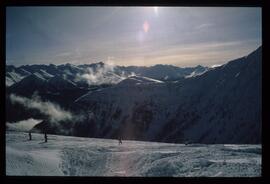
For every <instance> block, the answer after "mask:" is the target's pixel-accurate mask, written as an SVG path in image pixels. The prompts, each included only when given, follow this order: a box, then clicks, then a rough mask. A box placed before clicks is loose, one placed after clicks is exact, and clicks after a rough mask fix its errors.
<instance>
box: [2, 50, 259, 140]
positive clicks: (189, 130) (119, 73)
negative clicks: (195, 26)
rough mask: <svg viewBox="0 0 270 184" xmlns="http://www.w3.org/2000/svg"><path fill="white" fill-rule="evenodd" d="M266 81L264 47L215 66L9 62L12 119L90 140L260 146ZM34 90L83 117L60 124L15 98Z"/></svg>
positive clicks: (7, 102) (28, 94) (38, 128)
mask: <svg viewBox="0 0 270 184" xmlns="http://www.w3.org/2000/svg"><path fill="white" fill-rule="evenodd" d="M261 82H262V58H261V47H259V48H258V49H256V50H255V51H254V52H252V53H250V54H249V55H247V56H245V57H241V58H238V59H235V60H232V61H229V62H227V63H226V64H224V65H221V66H219V67H215V68H208V67H203V66H197V67H193V68H192V67H190V68H179V67H175V66H171V65H155V66H152V67H136V66H129V67H123V66H110V65H107V64H105V63H102V62H100V63H95V64H89V65H87V64H85V65H77V66H76V65H71V64H65V65H58V66H56V65H52V64H51V65H25V66H21V67H14V66H11V65H9V66H6V92H7V96H6V105H7V106H6V107H7V121H9V122H14V121H18V120H22V119H27V118H30V117H31V118H37V119H43V121H42V122H41V123H39V124H37V125H36V126H35V128H34V129H33V130H36V131H37V130H39V131H44V130H46V131H48V132H50V133H55V134H66V135H75V136H86V137H102V138H117V137H118V136H119V135H121V136H122V137H123V139H133V140H144V141H161V142H175V143H182V142H196V143H242V144H246V143H249V144H251V143H260V142H261V122H262V115H261V112H262V107H261V105H262V99H261V92H262V91H261V88H262V86H261V85H262V84H261ZM36 93H38V94H39V96H40V97H41V99H42V100H43V101H51V102H54V103H57V104H59V105H60V106H61V107H63V109H65V110H68V111H70V112H72V113H73V114H75V115H79V116H83V118H77V119H76V120H74V119H69V120H63V121H59V122H57V123H54V122H52V121H51V120H50V119H49V118H46V116H44V114H42V113H41V112H39V111H31V112H29V109H25V107H24V106H23V105H21V104H16V103H13V102H12V101H11V100H10V98H9V97H10V96H9V95H10V94H16V95H20V96H23V97H27V98H31V97H32V96H33V94H36ZM18 109H20V113H17V114H18V115H15V116H14V113H15V114H16V112H17V111H18Z"/></svg>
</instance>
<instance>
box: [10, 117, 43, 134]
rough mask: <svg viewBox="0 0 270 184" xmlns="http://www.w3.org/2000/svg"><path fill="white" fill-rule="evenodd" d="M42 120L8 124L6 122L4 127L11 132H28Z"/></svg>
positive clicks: (31, 119)
mask: <svg viewBox="0 0 270 184" xmlns="http://www.w3.org/2000/svg"><path fill="white" fill-rule="evenodd" d="M41 121H42V120H37V119H33V118H30V119H27V120H22V121H18V122H15V123H9V122H7V124H6V126H7V129H8V130H13V131H30V130H31V129H32V128H33V127H34V126H35V125H37V124H38V123H40V122H41Z"/></svg>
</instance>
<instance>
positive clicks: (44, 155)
mask: <svg viewBox="0 0 270 184" xmlns="http://www.w3.org/2000/svg"><path fill="white" fill-rule="evenodd" d="M32 138H33V140H32V141H28V140H27V139H28V134H27V133H20V132H6V174H7V175H9V176H14V175H30V176H31V175H32V176H35V175H38V176H62V175H66V176H174V177H190V176H192V177H194V176H195V177H196V176H200V177H201V176H206V177H223V176H225V177H227V176H228V177H259V176H260V175H261V145H221V144H217V145H204V144H190V145H183V144H169V143H156V142H140V141H125V140H124V141H123V144H122V145H118V140H112V139H94V138H79V137H68V136H57V135H48V142H47V143H44V142H43V141H44V139H43V135H42V134H35V133H33V134H32Z"/></svg>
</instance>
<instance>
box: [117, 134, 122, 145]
mask: <svg viewBox="0 0 270 184" xmlns="http://www.w3.org/2000/svg"><path fill="white" fill-rule="evenodd" d="M118 141H119V145H120V144H122V137H121V136H119V137H118Z"/></svg>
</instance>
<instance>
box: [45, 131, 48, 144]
mask: <svg viewBox="0 0 270 184" xmlns="http://www.w3.org/2000/svg"><path fill="white" fill-rule="evenodd" d="M44 139H45V142H47V140H48V137H47V133H46V132H45V134H44Z"/></svg>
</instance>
